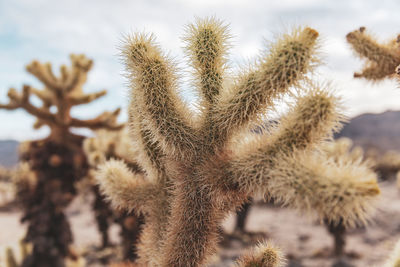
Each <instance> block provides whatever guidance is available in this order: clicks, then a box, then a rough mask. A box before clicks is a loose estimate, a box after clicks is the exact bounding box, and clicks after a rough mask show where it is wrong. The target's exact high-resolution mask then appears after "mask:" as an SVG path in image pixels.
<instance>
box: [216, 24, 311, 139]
mask: <svg viewBox="0 0 400 267" xmlns="http://www.w3.org/2000/svg"><path fill="white" fill-rule="evenodd" d="M317 37H318V33H317V32H316V31H315V30H313V29H310V28H305V29H303V30H299V31H297V32H295V33H293V34H292V35H286V36H284V37H283V38H282V39H281V40H279V41H277V43H276V44H275V45H274V46H273V47H272V48H271V51H270V53H269V54H268V55H266V56H264V57H263V58H262V60H261V62H260V63H259V64H258V66H257V68H255V70H253V71H250V72H248V73H247V74H244V75H242V77H240V78H239V82H238V83H237V84H236V85H235V86H234V88H233V90H232V91H231V92H229V93H228V94H224V95H221V98H220V99H219V102H218V103H217V105H216V106H215V110H212V111H211V114H212V118H211V122H212V126H211V135H212V136H217V138H215V137H214V140H215V142H216V143H217V146H218V147H221V145H222V144H224V143H225V141H226V140H227V139H228V136H229V134H231V133H233V132H235V131H236V130H237V129H238V128H240V127H242V126H245V125H246V124H247V123H248V122H250V121H252V120H254V119H256V116H257V115H258V114H259V113H260V112H261V111H264V112H265V110H266V109H271V108H272V107H273V101H274V100H275V99H277V98H279V97H280V96H282V95H283V94H285V93H287V92H288V91H289V89H290V87H291V86H294V85H296V84H297V83H298V82H299V80H301V79H303V78H304V75H305V74H306V73H308V72H309V71H310V70H312V66H313V63H315V62H316V61H317V60H316V58H315V50H316V47H317V44H316V39H317ZM218 143H220V144H218Z"/></svg>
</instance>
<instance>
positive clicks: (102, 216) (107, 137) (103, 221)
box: [83, 129, 143, 261]
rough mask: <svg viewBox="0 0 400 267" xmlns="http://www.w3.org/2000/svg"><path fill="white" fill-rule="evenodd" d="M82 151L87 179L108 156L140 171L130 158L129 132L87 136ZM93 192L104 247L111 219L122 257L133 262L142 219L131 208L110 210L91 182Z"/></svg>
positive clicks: (94, 207)
mask: <svg viewBox="0 0 400 267" xmlns="http://www.w3.org/2000/svg"><path fill="white" fill-rule="evenodd" d="M83 148H84V151H85V153H86V156H87V158H88V162H89V165H90V170H89V178H90V179H91V180H92V177H93V175H94V172H95V171H96V169H97V167H98V165H100V164H102V163H104V162H105V161H106V160H108V159H110V158H114V159H119V160H122V161H124V162H125V163H126V164H128V165H129V167H130V169H131V170H132V171H134V172H137V173H143V171H142V170H141V169H140V167H139V165H138V164H137V163H136V162H134V161H132V158H134V155H135V151H134V148H133V147H132V143H131V142H130V138H129V135H128V131H127V130H126V129H123V130H121V131H106V130H99V131H97V132H96V137H93V138H87V139H86V140H85V141H84V144H83ZM91 184H92V191H93V193H94V195H95V200H94V203H93V210H94V212H95V215H96V221H97V226H98V228H99V231H100V232H101V234H102V241H103V242H102V243H103V247H106V246H108V245H109V244H108V228H109V226H110V223H111V220H112V219H113V220H114V221H115V222H116V223H118V224H119V226H120V227H121V231H120V236H121V239H122V242H121V244H122V248H123V256H124V260H130V261H134V260H135V259H136V258H137V254H136V249H135V247H136V244H137V241H138V237H139V232H140V227H141V225H142V224H143V218H142V217H141V216H140V217H138V216H136V215H135V214H134V213H133V212H132V211H131V212H127V211H125V210H120V209H118V210H113V209H111V207H110V206H109V203H107V202H106V201H105V200H104V196H103V195H101V194H100V191H99V187H98V185H97V184H96V183H94V181H92V183H91Z"/></svg>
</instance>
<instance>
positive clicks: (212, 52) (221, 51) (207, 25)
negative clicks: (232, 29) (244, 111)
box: [184, 17, 230, 106]
mask: <svg viewBox="0 0 400 267" xmlns="http://www.w3.org/2000/svg"><path fill="white" fill-rule="evenodd" d="M186 30H187V35H186V36H185V37H184V41H185V42H186V54H187V55H188V57H189V59H190V63H191V64H192V66H193V68H194V70H195V73H194V74H195V76H196V80H195V84H196V85H197V87H198V88H199V91H200V92H202V94H203V96H204V98H205V100H206V101H207V103H209V104H210V103H211V104H212V103H214V102H215V101H216V98H217V96H218V95H219V92H220V90H221V87H222V82H223V76H224V70H225V65H226V52H227V47H228V39H229V37H230V36H229V32H228V29H227V27H226V26H225V25H223V23H222V22H221V21H219V20H217V19H215V18H212V17H211V18H206V19H197V20H196V23H194V24H189V25H188V26H187V28H186ZM207 103H206V104H205V105H206V106H207Z"/></svg>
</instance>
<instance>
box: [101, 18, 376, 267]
mask: <svg viewBox="0 0 400 267" xmlns="http://www.w3.org/2000/svg"><path fill="white" fill-rule="evenodd" d="M187 28H188V33H187V35H186V37H185V40H186V51H187V54H188V56H189V58H190V59H191V64H192V66H193V69H194V71H193V72H194V75H195V81H196V83H195V84H196V87H197V89H198V90H199V91H200V92H201V95H202V100H201V102H200V103H199V106H201V107H200V108H199V110H200V111H201V114H198V116H195V115H194V114H192V113H191V112H190V111H189V110H188V109H187V108H186V107H185V105H184V103H183V102H182V101H181V100H180V98H179V97H178V94H177V78H176V74H175V71H174V70H175V67H174V63H173V62H172V61H171V60H170V59H168V57H167V56H165V55H164V54H163V53H162V52H161V50H160V48H159V47H158V45H157V44H156V43H155V41H154V37H153V36H152V35H146V34H136V35H134V36H132V37H130V38H127V40H126V43H125V46H124V48H123V56H124V59H125V64H126V67H127V77H128V79H129V81H130V82H131V88H132V89H131V97H130V101H131V102H130V107H129V129H130V132H131V135H132V137H133V138H132V139H133V142H135V146H137V147H138V149H139V152H140V153H139V156H138V160H139V163H140V164H141V165H142V166H143V169H144V170H145V171H146V174H145V175H138V174H134V173H132V172H131V171H130V170H129V167H128V166H126V164H124V163H123V162H121V161H117V160H111V161H108V162H106V163H105V164H104V165H103V166H102V167H101V168H100V170H99V172H98V180H99V182H100V186H101V189H102V191H103V192H104V193H105V194H106V195H108V196H109V197H110V199H111V200H112V202H113V203H114V205H116V206H119V207H122V208H126V209H132V208H134V209H135V210H137V211H139V212H142V213H144V214H145V216H146V218H145V227H144V229H143V234H142V237H141V243H140V244H139V252H138V253H139V257H140V259H139V260H140V263H142V264H144V265H149V266H200V265H203V264H205V263H206V262H207V261H208V260H209V257H210V255H212V254H213V253H214V252H215V250H216V241H217V238H218V226H219V224H220V223H221V221H222V219H224V218H225V216H226V215H227V214H228V213H229V212H230V211H233V210H235V209H236V208H238V207H239V206H240V205H242V204H243V203H245V202H246V201H247V200H248V198H249V197H251V196H253V195H255V194H257V193H261V194H263V195H266V196H267V197H273V198H274V199H276V200H277V201H280V202H282V203H284V204H286V205H288V206H291V207H295V208H299V209H301V210H302V211H304V212H306V213H310V212H312V211H316V212H317V214H318V215H319V217H320V218H321V219H322V218H326V219H328V220H329V221H337V220H339V219H342V220H343V223H344V224H345V225H352V224H355V223H356V221H365V220H366V218H367V214H368V211H370V210H371V208H372V205H371V201H373V200H374V199H375V198H376V196H377V195H378V194H379V188H378V186H377V183H376V177H375V175H374V173H372V172H371V171H370V170H369V169H368V168H367V167H366V166H365V165H363V164H362V163H355V164H348V163H345V162H342V161H338V162H335V161H331V160H328V159H326V158H324V154H323V153H320V152H319V151H318V150H316V147H318V144H319V143H320V142H321V141H323V140H325V139H326V138H328V137H329V136H330V135H331V132H332V129H336V128H337V127H338V126H339V120H340V118H341V116H340V114H338V106H337V105H338V99H337V98H336V97H334V96H332V95H331V94H330V93H328V92H327V91H326V90H323V89H320V88H316V87H314V86H312V85H310V84H308V87H309V90H298V91H303V93H299V94H296V93H295V92H296V90H293V89H294V88H296V89H301V88H304V87H302V86H301V85H304V83H302V81H305V80H307V74H308V73H309V72H310V71H312V69H313V67H314V65H315V63H317V62H318V58H317V57H316V53H317V47H318V43H317V37H318V33H317V32H316V31H315V30H313V29H311V28H301V29H297V30H295V31H293V32H292V33H291V34H285V35H282V36H281V38H280V39H278V40H277V41H276V42H275V44H274V45H271V47H270V49H269V53H266V54H264V55H262V56H261V57H260V58H259V60H258V62H257V64H256V65H255V66H253V67H251V68H250V69H249V70H248V71H244V72H242V74H241V75H239V76H238V77H237V78H235V80H234V81H232V82H231V83H229V82H227V80H226V79H225V80H224V78H225V77H224V76H225V75H226V68H227V64H226V60H227V59H226V57H227V55H226V48H227V47H228V46H229V43H228V37H229V33H228V31H227V27H226V26H224V25H223V24H222V23H221V22H220V21H218V20H215V19H212V18H208V19H204V20H198V21H197V22H196V23H194V24H191V25H189V26H188V27H187ZM225 82H226V83H225ZM228 84H231V86H229V85H228ZM304 91H305V92H304ZM289 93H292V95H294V96H295V97H296V98H295V99H296V104H295V105H293V106H291V107H290V111H289V112H288V114H287V115H285V116H284V117H283V118H282V119H281V121H280V123H279V125H278V126H277V127H273V129H272V130H270V132H269V133H268V134H265V135H262V136H259V135H256V134H251V132H250V131H249V126H250V127H251V126H254V125H255V124H256V123H257V122H261V120H260V119H261V118H262V116H261V115H265V114H266V112H267V111H269V110H271V109H273V107H274V101H275V100H277V99H281V98H282V97H283V96H284V95H287V94H289Z"/></svg>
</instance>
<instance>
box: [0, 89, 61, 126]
mask: <svg viewBox="0 0 400 267" xmlns="http://www.w3.org/2000/svg"><path fill="white" fill-rule="evenodd" d="M30 95H31V87H30V86H28V85H24V87H23V90H22V93H18V92H17V91H16V90H15V89H14V88H11V89H10V90H9V91H8V98H9V99H10V102H9V103H8V104H2V105H0V108H1V109H7V110H14V109H17V108H23V109H25V110H26V111H27V112H28V113H30V114H32V115H33V116H36V117H38V118H40V119H41V120H45V121H48V122H53V123H55V122H56V117H55V116H54V115H53V114H51V113H50V112H49V111H48V110H47V109H45V108H38V107H36V106H34V105H33V104H32V103H31V102H30V101H29V97H30Z"/></svg>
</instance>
